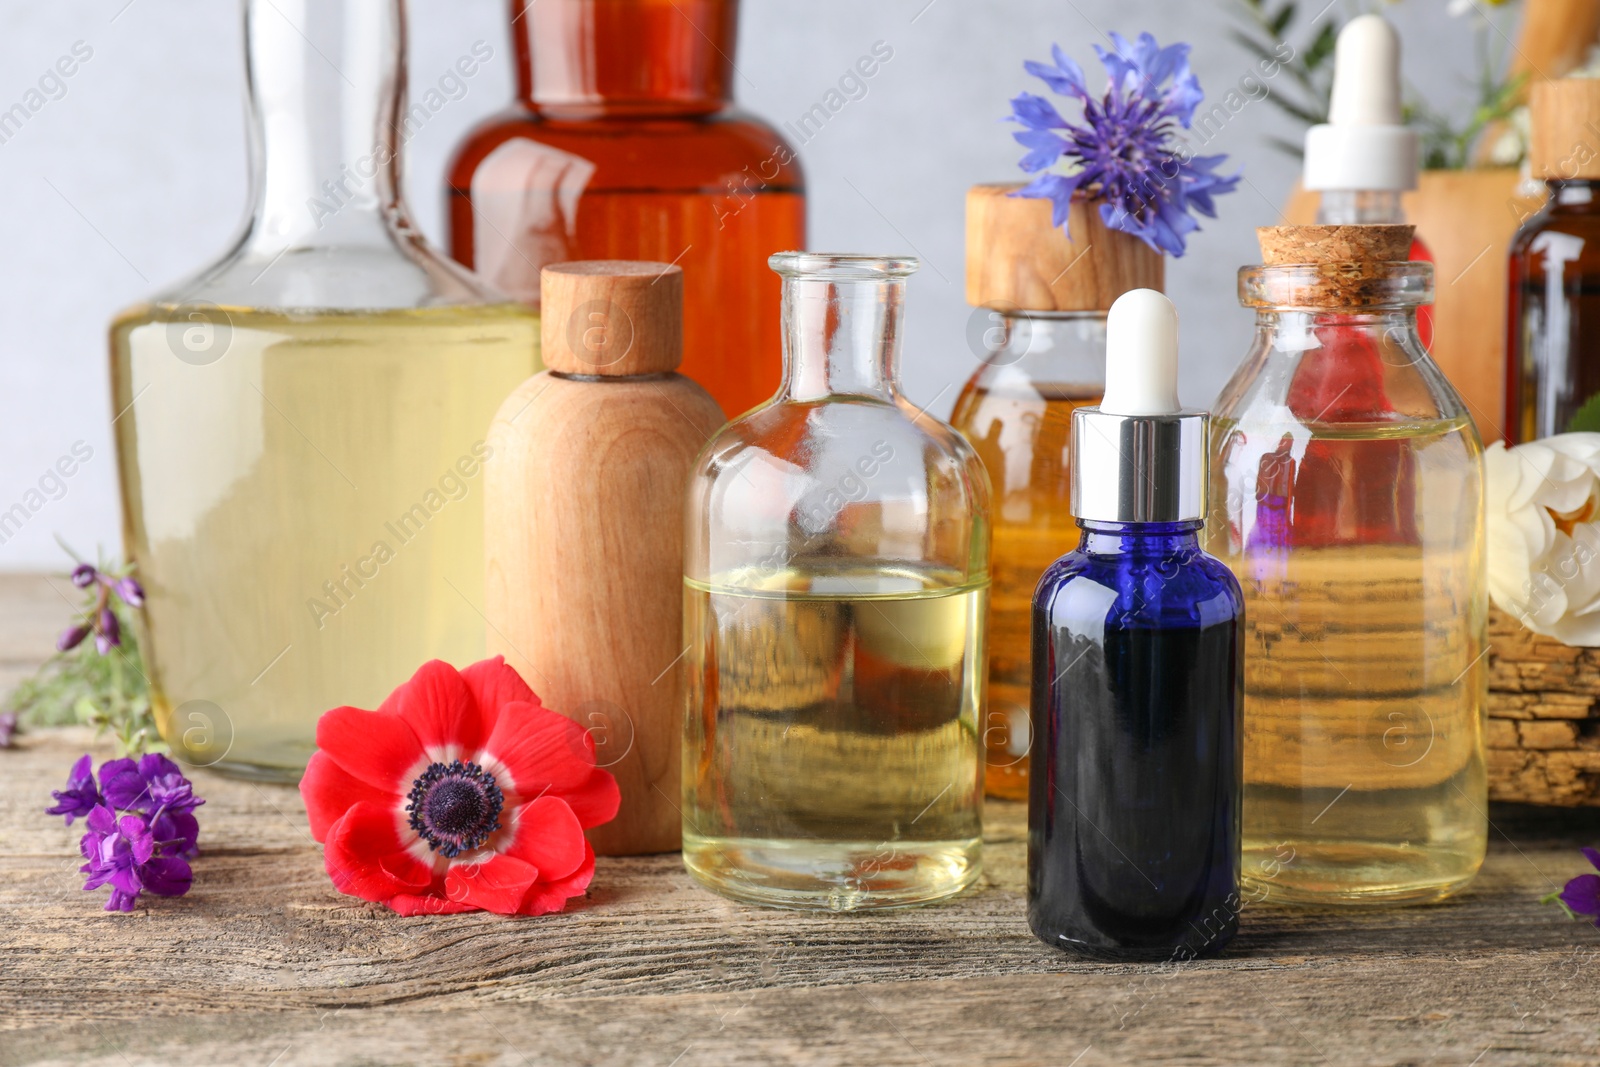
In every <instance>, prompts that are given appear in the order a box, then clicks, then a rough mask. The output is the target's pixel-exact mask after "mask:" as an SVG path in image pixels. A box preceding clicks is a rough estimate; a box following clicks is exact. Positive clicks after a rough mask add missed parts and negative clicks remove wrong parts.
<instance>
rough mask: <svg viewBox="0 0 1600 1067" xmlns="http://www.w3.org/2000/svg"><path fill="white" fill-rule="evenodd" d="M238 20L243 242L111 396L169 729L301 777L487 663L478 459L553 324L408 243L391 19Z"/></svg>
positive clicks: (242, 760)
mask: <svg viewBox="0 0 1600 1067" xmlns="http://www.w3.org/2000/svg"><path fill="white" fill-rule="evenodd" d="M243 10H244V21H245V34H246V47H247V61H248V76H249V105H250V118H249V135H250V150H251V151H250V158H251V162H252V168H253V177H252V192H253V201H254V202H253V205H252V207H251V210H250V214H249V216H248V218H247V221H246V225H245V228H244V232H243V234H242V235H241V236H240V237H239V239H238V241H237V243H236V244H235V245H234V246H233V248H232V249H230V250H229V251H228V253H227V254H226V255H224V256H223V257H222V259H221V260H220V261H218V262H217V263H215V264H213V265H212V266H209V267H207V268H205V269H204V270H202V271H201V272H200V273H198V274H197V275H195V276H194V277H193V278H191V279H190V280H188V281H186V282H183V283H182V284H180V285H177V286H175V287H173V288H171V289H169V290H167V291H166V292H163V293H161V294H160V295H159V296H156V297H153V298H152V299H151V300H150V301H149V302H148V303H146V304H142V305H140V306H138V307H134V308H131V309H129V310H128V311H126V312H124V313H123V314H122V315H121V316H120V317H118V319H117V320H116V321H115V322H114V323H113V324H112V329H111V377H112V394H113V398H114V404H115V410H116V413H117V417H116V420H115V430H116V441H117V453H118V464H119V472H120V477H121V484H122V495H123V504H124V520H123V529H124V539H125V543H126V546H127V551H128V553H129V555H130V556H131V558H132V559H133V561H134V562H135V564H136V565H137V568H138V575H139V578H140V580H141V581H142V582H143V583H144V587H145V591H146V594H147V597H146V600H147V603H146V607H145V610H144V620H145V625H146V626H147V627H148V634H147V640H146V643H144V644H143V647H144V648H145V650H146V652H147V656H148V663H147V673H148V677H149V680H150V685H151V694H152V702H153V704H154V709H155V714H156V718H157V721H158V724H159V725H160V728H161V732H162V736H163V737H164V738H165V739H166V741H167V742H168V743H169V744H170V745H171V746H172V748H173V751H174V752H175V753H176V754H177V755H178V756H179V757H180V758H182V759H184V760H185V761H187V762H190V763H193V764H201V765H209V766H215V767H217V768H219V769H222V770H225V771H231V772H234V773H238V774H245V775H251V776H255V777H261V778H272V779H281V780H288V781H293V780H295V779H296V778H298V777H299V775H300V772H301V771H302V770H303V769H304V766H305V761H306V760H307V758H308V757H309V756H310V754H311V751H312V748H313V745H314V729H315V723H316V720H317V717H318V716H319V715H320V714H321V713H322V712H323V711H325V710H327V709H328V708H330V707H335V706H337V705H341V704H353V705H357V706H363V707H376V706H377V705H378V704H379V703H380V702H381V701H382V700H383V699H384V697H385V696H386V695H387V694H388V693H389V692H390V691H391V690H393V689H394V687H395V686H397V685H399V684H400V683H401V682H403V681H405V680H406V679H407V678H408V677H410V676H411V674H412V672H413V671H415V670H416V668H417V665H418V664H420V663H423V662H425V661H426V660H428V659H432V658H435V657H437V658H441V659H445V660H448V661H450V662H453V663H456V664H458V665H463V664H466V663H470V662H472V661H473V660H475V659H478V658H481V657H482V654H483V648H484V637H483V619H482V616H481V615H480V614H479V609H478V607H477V605H478V604H479V603H480V602H481V597H482V587H483V519H482V497H481V485H482V467H483V464H484V463H485V462H486V461H487V460H488V459H489V452H490V450H489V449H488V447H487V446H486V445H485V443H484V439H485V436H486V433H487V430H488V426H489V421H490V419H491V418H492V417H493V415H494V412H495V409H496V408H497V407H498V405H499V403H500V401H501V400H503V399H504V398H505V396H506V394H508V393H509V392H510V391H511V390H512V389H513V388H515V387H516V385H517V384H518V383H519V382H520V381H522V380H523V379H524V378H526V377H527V376H528V375H529V374H530V373H532V372H533V371H535V370H537V369H538V356H537V345H538V327H537V320H536V319H535V317H534V316H533V315H532V314H531V313H530V312H529V311H528V310H527V309H526V308H525V307H523V306H522V305H520V304H517V303H514V302H511V301H509V300H507V299H506V298H504V297H502V296H499V295H497V294H496V293H494V292H493V291H492V290H491V289H489V288H487V287H486V286H484V285H483V284H482V283H480V282H479V281H477V280H476V279H475V278H474V277H472V275H470V274H469V273H468V272H466V271H465V270H463V269H462V268H460V267H459V266H457V265H456V264H454V263H451V262H449V261H448V260H446V259H444V258H443V257H441V256H439V255H438V254H437V253H435V252H434V251H433V250H432V249H430V248H429V247H428V246H427V245H426V244H425V243H424V241H423V240H422V238H421V237H420V236H419V235H418V234H417V233H416V231H415V230H414V229H413V228H412V225H411V222H410V218H409V216H408V213H407V210H406V207H405V205H404V203H403V202H402V200H401V197H400V147H401V144H402V143H403V140H404V137H403V135H402V132H401V129H400V126H399V116H400V115H401V113H402V112H403V107H402V97H403V86H404V84H405V64H404V60H403V57H404V48H405V18H404V12H403V6H402V3H401V0H316V2H315V3H312V2H310V0H297V2H292V3H290V2H285V0H245V3H244V5H243Z"/></svg>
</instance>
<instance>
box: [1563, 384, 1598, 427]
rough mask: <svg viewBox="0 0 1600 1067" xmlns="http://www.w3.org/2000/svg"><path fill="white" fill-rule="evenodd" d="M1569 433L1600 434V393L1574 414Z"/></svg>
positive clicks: (1585, 402) (1568, 425) (1569, 424)
mask: <svg viewBox="0 0 1600 1067" xmlns="http://www.w3.org/2000/svg"><path fill="white" fill-rule="evenodd" d="M1567 433H1600V393H1596V394H1595V395H1594V396H1591V397H1590V398H1589V399H1588V400H1585V401H1584V402H1583V406H1582V407H1581V408H1579V409H1578V410H1577V411H1574V412H1573V413H1572V419H1571V421H1570V422H1568V423H1567Z"/></svg>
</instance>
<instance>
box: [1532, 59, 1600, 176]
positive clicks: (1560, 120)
mask: <svg viewBox="0 0 1600 1067" xmlns="http://www.w3.org/2000/svg"><path fill="white" fill-rule="evenodd" d="M1528 124H1529V133H1530V136H1529V139H1528V163H1529V165H1530V166H1531V167H1532V168H1533V176H1534V177H1535V178H1585V179H1589V178H1600V78H1556V79H1553V80H1551V81H1540V82H1534V84H1533V89H1532V92H1531V94H1530V96H1529V98H1528Z"/></svg>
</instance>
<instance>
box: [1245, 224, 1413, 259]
mask: <svg viewBox="0 0 1600 1067" xmlns="http://www.w3.org/2000/svg"><path fill="white" fill-rule="evenodd" d="M1415 232H1416V227H1415V226H1263V227H1261V228H1260V229H1258V230H1256V239H1257V240H1258V241H1260V242H1261V257H1262V262H1264V263H1266V264H1267V266H1269V267H1278V266H1287V265H1298V264H1302V263H1403V262H1405V261H1406V260H1408V259H1410V258H1411V239H1412V235H1413V234H1414V233H1415Z"/></svg>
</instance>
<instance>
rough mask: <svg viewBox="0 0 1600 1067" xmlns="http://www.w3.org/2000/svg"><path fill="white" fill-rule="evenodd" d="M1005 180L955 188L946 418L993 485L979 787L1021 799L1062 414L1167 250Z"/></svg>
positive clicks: (1067, 424)
mask: <svg viewBox="0 0 1600 1067" xmlns="http://www.w3.org/2000/svg"><path fill="white" fill-rule="evenodd" d="M1017 188H1019V186H1015V185H975V186H973V187H972V188H971V189H969V190H968V191H967V302H968V303H969V304H972V305H973V306H974V307H975V308H976V309H977V311H975V312H974V315H973V318H972V327H971V329H969V330H968V334H967V335H968V339H969V342H970V343H971V344H972V349H973V354H974V355H975V356H977V357H978V359H979V361H980V363H979V366H978V369H977V371H976V372H974V373H973V375H972V377H971V378H970V379H968V381H967V384H966V386H965V387H964V388H963V389H962V390H961V395H960V396H959V397H958V398H957V400H956V406H955V412H954V414H953V415H952V416H951V420H950V422H951V425H953V426H954V427H955V428H956V429H957V430H959V431H961V433H962V434H963V435H965V436H966V438H967V440H968V441H970V442H971V443H972V447H973V448H974V449H976V450H977V453H978V455H979V456H980V457H981V458H982V459H983V463H984V466H985V467H987V468H988V471H989V480H990V482H991V483H993V486H994V549H993V555H992V557H991V567H992V574H993V583H994V584H993V586H992V587H991V588H992V592H991V599H990V601H989V698H988V710H987V711H986V713H985V716H984V724H983V738H984V750H985V753H986V757H985V761H986V766H985V768H984V780H985V789H986V790H987V792H988V793H989V795H990V796H997V797H1004V798H1006V799H1009V800H1026V799H1027V798H1028V752H1029V748H1030V747H1031V740H1030V730H1029V725H1028V722H1029V718H1028V716H1029V712H1028V707H1029V697H1028V686H1029V682H1030V679H1031V668H1030V665H1029V664H1030V659H1029V633H1030V629H1031V626H1032V619H1033V593H1034V589H1035V588H1036V587H1037V586H1038V584H1039V578H1040V576H1041V575H1043V574H1044V571H1045V568H1046V567H1048V566H1050V564H1052V563H1054V562H1055V561H1056V559H1057V558H1058V557H1060V556H1062V555H1064V554H1065V553H1067V552H1070V551H1072V549H1073V548H1074V547H1075V546H1076V545H1077V543H1078V534H1079V531H1078V525H1077V521H1076V520H1075V518H1074V517H1073V515H1072V508H1071V505H1070V502H1069V500H1068V495H1069V493H1070V491H1071V479H1072V470H1071V461H1072V455H1071V442H1070V438H1071V435H1072V413H1073V411H1074V410H1076V409H1078V408H1080V407H1087V406H1092V405H1094V404H1098V403H1099V402H1100V397H1101V395H1102V394H1103V393H1104V392H1105V381H1106V312H1107V310H1109V309H1110V307H1111V305H1112V303H1113V302H1114V301H1115V300H1116V299H1117V297H1119V296H1121V295H1122V294H1123V293H1125V292H1128V291H1129V290H1131V289H1140V288H1147V289H1160V288H1161V282H1162V274H1163V269H1164V265H1165V261H1164V260H1163V258H1162V257H1161V255H1160V254H1159V253H1158V252H1155V251H1153V250H1152V249H1150V248H1149V247H1148V246H1146V245H1145V244H1144V243H1143V242H1142V241H1140V240H1139V239H1138V238H1136V237H1132V236H1129V235H1128V234H1125V233H1120V232H1117V231H1115V230H1110V229H1107V228H1106V226H1105V224H1104V223H1102V222H1101V221H1100V213H1099V211H1098V209H1097V207H1096V205H1094V204H1091V203H1089V202H1088V201H1076V202H1074V203H1073V205H1072V209H1071V218H1070V219H1069V220H1068V224H1069V227H1070V229H1071V233H1072V235H1073V236H1072V238H1069V237H1068V236H1067V233H1066V232H1065V231H1063V230H1062V229H1061V228H1059V227H1056V226H1053V225H1052V224H1051V219H1050V205H1049V203H1048V202H1047V201H1044V200H1032V199H1023V198H1021V197H1014V196H1011V195H1009V194H1010V193H1011V192H1012V191H1013V190H1015V189H1017Z"/></svg>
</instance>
